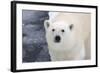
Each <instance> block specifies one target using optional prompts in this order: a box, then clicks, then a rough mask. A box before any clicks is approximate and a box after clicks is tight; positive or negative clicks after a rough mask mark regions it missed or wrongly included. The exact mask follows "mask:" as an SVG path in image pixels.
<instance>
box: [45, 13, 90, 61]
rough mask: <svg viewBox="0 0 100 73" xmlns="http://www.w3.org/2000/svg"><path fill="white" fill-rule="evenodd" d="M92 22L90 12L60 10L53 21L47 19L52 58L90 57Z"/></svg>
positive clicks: (59, 59) (79, 58) (56, 59)
mask: <svg viewBox="0 0 100 73" xmlns="http://www.w3.org/2000/svg"><path fill="white" fill-rule="evenodd" d="M90 22H91V15H90V14H88V13H86V14H85V13H62V12H60V13H57V15H56V16H55V17H54V18H53V20H52V21H51V20H45V22H44V26H45V30H46V40H47V44H48V49H49V53H50V56H51V60H52V61H64V60H83V59H86V58H87V59H89V58H90V50H88V49H90V40H89V39H90V24H91V23H90ZM87 41H88V43H87ZM86 45H87V46H86ZM87 47H88V48H87ZM87 51H88V52H87ZM86 53H87V54H88V55H86Z"/></svg>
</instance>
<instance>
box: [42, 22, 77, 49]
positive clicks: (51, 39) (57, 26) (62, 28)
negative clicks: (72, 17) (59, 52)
mask: <svg viewBox="0 0 100 73" xmlns="http://www.w3.org/2000/svg"><path fill="white" fill-rule="evenodd" d="M44 27H45V30H46V40H47V43H48V46H49V47H52V48H53V47H55V49H57V48H59V49H61V48H63V47H65V48H68V49H70V48H71V47H72V45H73V44H74V42H75V34H74V33H75V32H74V24H70V23H67V22H66V21H55V22H50V21H49V20H46V21H45V22H44Z"/></svg>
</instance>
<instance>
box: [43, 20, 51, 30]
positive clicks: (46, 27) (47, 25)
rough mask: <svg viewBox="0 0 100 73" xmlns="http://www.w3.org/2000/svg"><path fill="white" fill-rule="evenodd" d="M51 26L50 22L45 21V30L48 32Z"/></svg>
mask: <svg viewBox="0 0 100 73" xmlns="http://www.w3.org/2000/svg"><path fill="white" fill-rule="evenodd" d="M49 26H50V22H49V20H45V21H44V27H45V29H46V30H47V29H48V28H49Z"/></svg>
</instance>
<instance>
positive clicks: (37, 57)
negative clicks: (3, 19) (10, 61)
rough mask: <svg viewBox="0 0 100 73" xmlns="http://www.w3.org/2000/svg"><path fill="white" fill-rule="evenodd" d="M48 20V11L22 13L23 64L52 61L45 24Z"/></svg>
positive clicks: (26, 11) (24, 11)
mask: <svg viewBox="0 0 100 73" xmlns="http://www.w3.org/2000/svg"><path fill="white" fill-rule="evenodd" d="M46 19H49V16H48V12H47V11H34V10H23V11H22V24H23V25H22V33H23V34H22V37H23V39H22V44H23V51H22V56H23V60H22V61H23V62H45V61H50V55H49V53H48V48H47V42H46V38H45V29H44V24H43V23H44V20H46Z"/></svg>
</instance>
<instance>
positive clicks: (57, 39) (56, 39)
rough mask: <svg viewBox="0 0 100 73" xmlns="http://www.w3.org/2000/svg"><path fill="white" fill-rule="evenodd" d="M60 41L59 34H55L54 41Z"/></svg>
mask: <svg viewBox="0 0 100 73" xmlns="http://www.w3.org/2000/svg"><path fill="white" fill-rule="evenodd" d="M60 41H61V37H60V36H58V35H57V36H55V39H54V42H56V43H59V42H60Z"/></svg>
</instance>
